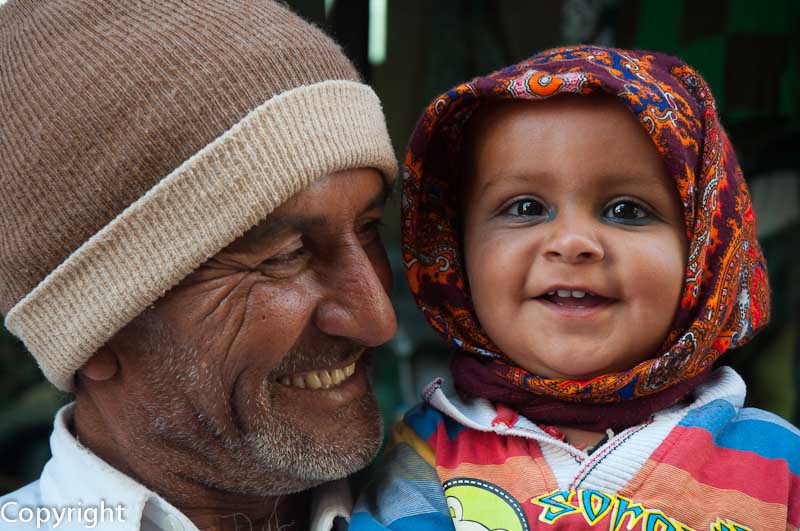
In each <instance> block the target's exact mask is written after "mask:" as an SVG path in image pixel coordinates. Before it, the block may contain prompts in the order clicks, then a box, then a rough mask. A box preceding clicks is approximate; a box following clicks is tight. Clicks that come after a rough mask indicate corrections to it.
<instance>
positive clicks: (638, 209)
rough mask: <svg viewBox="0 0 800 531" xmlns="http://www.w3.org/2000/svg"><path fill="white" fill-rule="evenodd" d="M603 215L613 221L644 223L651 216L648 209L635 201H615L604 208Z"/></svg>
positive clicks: (630, 223) (628, 223) (634, 223)
mask: <svg viewBox="0 0 800 531" xmlns="http://www.w3.org/2000/svg"><path fill="white" fill-rule="evenodd" d="M603 215H604V216H605V217H606V218H607V219H608V220H610V221H613V222H614V223H623V224H627V225H644V224H645V223H647V222H649V221H650V220H651V218H652V217H653V216H652V214H650V211H649V210H648V209H646V208H645V207H644V206H642V205H640V204H638V203H636V202H635V201H630V200H624V201H617V202H616V203H613V204H612V205H611V206H609V207H608V208H606V210H605V211H604V212H603Z"/></svg>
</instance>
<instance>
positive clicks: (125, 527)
mask: <svg viewBox="0 0 800 531" xmlns="http://www.w3.org/2000/svg"><path fill="white" fill-rule="evenodd" d="M73 415H74V403H73V404H68V405H66V406H64V407H63V408H61V409H60V410H59V411H58V413H57V414H56V418H55V422H54V426H53V433H52V435H51V436H50V449H51V451H52V454H53V456H52V458H51V459H50V460H49V461H48V462H47V464H46V465H45V467H44V470H43V471H42V476H41V478H40V483H39V485H40V489H41V495H42V504H43V505H46V506H50V507H76V508H84V509H86V508H89V507H96V511H97V512H96V514H97V515H98V518H99V515H100V514H101V513H102V511H103V510H105V513H104V514H103V516H104V517H105V518H103V520H102V522H100V521H99V520H98V525H97V527H96V528H95V529H104V528H107V529H115V530H119V531H138V530H139V529H141V530H142V531H157V530H164V531H198V530H197V527H196V526H195V525H194V524H193V523H192V521H191V520H189V518H188V517H187V516H186V515H184V514H183V513H182V512H181V511H179V510H178V509H177V508H176V507H174V506H173V505H171V504H170V503H169V502H167V501H166V500H164V499H163V498H162V497H161V496H159V495H158V494H156V493H155V492H153V491H151V490H150V489H148V488H147V487H145V486H144V485H141V484H140V483H138V482H137V481H136V480H134V479H132V478H130V477H128V476H126V475H125V474H123V473H122V472H120V471H119V470H117V469H115V468H114V467H112V466H111V465H109V464H108V463H106V462H105V461H103V460H102V459H100V458H99V457H98V456H97V455H95V454H94V453H93V452H92V451H91V450H89V449H88V448H86V447H85V446H83V445H82V444H81V443H80V441H78V440H77V439H76V438H75V436H73V435H72V433H71V432H70V430H69V425H70V424H71V423H72V418H73ZM118 508H121V509H118ZM351 509H352V498H351V496H350V491H349V488H348V486H347V480H344V479H343V480H339V481H334V482H331V483H327V484H325V485H322V486H320V487H318V488H316V489H314V493H313V496H312V510H311V530H312V531H330V530H332V529H334V522H335V521H336V519H337V518H344V519H346V520H349V519H350V511H351ZM120 511H121V512H120ZM76 514H77V513H76ZM83 514H84V515H86V514H87V513H86V512H84V513H83ZM89 514H91V513H89ZM112 514H113V518H111V516H112ZM120 514H122V515H124V518H122V519H120V517H119V515H120ZM109 520H113V521H109ZM86 523H87V522H86V521H85V520H78V518H77V517H76V518H74V519H73V520H72V521H71V522H66V521H65V522H63V523H62V525H61V526H60V527H59V528H60V529H61V530H63V531H73V530H74V531H77V530H79V529H80V530H85V529H86Z"/></svg>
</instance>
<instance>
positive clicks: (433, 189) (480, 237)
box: [351, 46, 800, 531]
mask: <svg viewBox="0 0 800 531" xmlns="http://www.w3.org/2000/svg"><path fill="white" fill-rule="evenodd" d="M405 165H406V173H405V176H404V181H403V193H404V197H403V238H404V240H403V253H404V260H405V264H406V267H407V274H408V278H409V282H410V286H411V289H412V292H413V293H414V295H415V297H416V299H417V303H418V304H419V306H420V308H421V309H422V311H423V313H424V315H425V317H426V318H427V320H428V322H429V323H430V324H431V326H433V327H434V328H435V329H436V330H438V331H439V332H440V333H441V334H442V335H443V336H445V337H446V339H447V341H448V342H449V343H450V344H451V345H452V346H453V348H454V351H455V352H454V355H453V358H452V362H451V370H452V377H453V379H454V383H455V387H456V390H457V391H458V395H459V396H458V397H448V396H445V394H444V393H443V392H442V390H441V389H440V382H434V383H433V384H431V385H430V386H429V387H428V388H427V390H426V391H425V393H424V399H425V403H424V404H422V405H421V406H418V407H416V408H415V409H413V410H412V411H410V412H409V413H407V414H406V416H405V420H404V421H403V422H402V423H400V424H399V425H398V426H396V427H395V430H394V433H393V446H392V447H391V448H390V450H389V451H388V452H387V457H386V462H385V463H384V465H383V467H382V469H381V475H380V477H379V478H377V479H376V481H375V482H373V483H372V484H371V485H370V486H369V487H368V489H367V491H366V492H365V493H363V494H362V496H361V498H360V500H359V502H358V504H357V506H356V511H355V513H354V516H353V519H352V522H351V529H354V530H361V529H368V530H369V529H403V530H405V529H410V530H414V531H425V530H429V529H456V530H482V529H491V530H499V529H503V530H506V531H512V530H528V529H545V530H549V529H553V530H566V529H569V530H583V529H602V530H611V531H619V530H622V529H625V530H628V531H630V530H646V531H668V530H675V531H677V530H713V531H741V530H748V529H749V530H768V531H777V530H797V529H798V525H800V432H798V430H797V429H796V428H794V427H793V426H791V425H790V424H789V423H787V422H785V421H783V420H781V419H779V418H778V417H776V416H774V415H771V414H769V413H767V412H764V411H760V410H756V409H750V408H743V407H742V405H743V402H744V397H745V386H744V383H743V381H742V379H741V378H740V377H739V376H738V375H737V374H736V373H735V372H734V371H733V370H732V369H730V368H728V367H724V366H721V365H720V358H721V357H722V356H723V355H724V354H725V352H726V351H727V350H729V349H732V348H734V347H737V346H739V345H742V344H744V343H746V342H747V341H749V340H750V338H752V337H753V335H754V334H755V333H756V332H758V331H759V330H760V329H761V328H762V327H763V326H764V325H765V324H766V323H767V321H768V319H769V286H768V283H767V274H766V266H765V264H764V259H763V256H762V254H761V250H760V248H759V245H758V242H757V241H756V239H755V233H756V231H755V218H754V214H753V210H752V206H751V203H750V198H749V194H748V191H747V187H746V186H745V182H744V180H743V177H742V173H741V170H740V168H739V165H738V163H737V161H736V157H735V154H734V152H733V149H732V147H731V144H730V142H729V141H728V138H727V136H726V134H725V131H724V130H723V129H722V126H721V125H720V123H719V119H718V117H717V113H716V109H715V104H714V100H713V98H712V95H711V93H710V92H709V90H708V86H707V85H706V83H705V82H704V81H703V79H702V78H701V77H700V76H699V75H698V73H697V72H695V71H694V70H692V69H691V68H690V67H689V66H687V65H686V64H685V63H683V62H682V61H680V60H678V59H676V58H673V57H669V56H666V55H663V54H660V53H654V52H646V51H623V50H616V49H608V48H601V47H594V46H581V47H571V48H562V49H556V50H549V51H545V52H542V53H539V54H537V55H535V56H533V57H531V58H530V59H528V60H526V61H523V62H522V63H519V64H517V65H514V66H511V67H509V68H506V69H504V70H501V71H499V72H496V73H493V74H491V75H488V76H486V77H482V78H478V79H475V80H473V81H471V82H470V83H466V84H464V85H461V86H458V87H456V88H454V89H452V90H450V91H448V92H447V93H445V94H443V95H442V96H440V97H439V98H437V99H436V100H435V101H434V102H433V103H432V104H431V105H430V106H429V107H428V109H427V111H426V112H425V114H424V115H423V116H422V119H421V120H420V122H419V124H418V126H417V129H416V131H415V133H414V135H413V137H412V139H411V143H410V146H409V151H408V155H407V157H406V161H405Z"/></svg>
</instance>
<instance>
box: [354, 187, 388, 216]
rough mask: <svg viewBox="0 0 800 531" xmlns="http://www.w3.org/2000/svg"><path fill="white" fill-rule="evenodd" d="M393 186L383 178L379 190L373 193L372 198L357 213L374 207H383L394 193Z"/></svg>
mask: <svg viewBox="0 0 800 531" xmlns="http://www.w3.org/2000/svg"><path fill="white" fill-rule="evenodd" d="M394 188H395V187H394V184H392V183H389V182H387V181H386V180H384V181H383V187H382V188H381V191H380V192H378V193H377V194H375V195H374V196H373V197H372V199H370V200H369V202H367V204H366V205H365V206H364V208H362V209H361V212H359V215H361V214H364V213H365V212H369V211H370V210H374V209H376V208H383V207H384V206H385V205H386V202H387V201H389V198H391V197H392V194H394Z"/></svg>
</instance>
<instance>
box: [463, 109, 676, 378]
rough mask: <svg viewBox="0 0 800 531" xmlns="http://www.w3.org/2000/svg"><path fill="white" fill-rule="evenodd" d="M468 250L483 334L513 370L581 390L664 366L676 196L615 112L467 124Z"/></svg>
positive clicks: (512, 113) (554, 113)
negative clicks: (655, 361) (574, 383)
mask: <svg viewBox="0 0 800 531" xmlns="http://www.w3.org/2000/svg"><path fill="white" fill-rule="evenodd" d="M470 133H471V135H472V137H473V139H474V140H473V142H472V145H473V150H472V156H473V160H472V161H471V162H472V164H471V171H470V173H471V182H470V183H469V190H468V191H467V192H466V194H465V197H464V208H465V210H464V211H465V214H464V216H465V219H464V251H465V256H466V267H467V273H468V276H469V283H470V289H471V292H472V296H473V302H474V305H475V310H476V312H477V314H478V318H479V319H480V322H481V324H482V325H483V327H484V329H485V330H486V332H487V333H488V334H489V336H490V337H491V339H492V340H493V341H494V342H495V344H496V345H497V346H498V347H499V348H500V349H501V350H502V351H503V352H504V353H505V354H506V355H507V356H508V357H509V358H511V359H512V360H513V361H514V362H516V363H517V364H519V365H520V366H522V367H524V368H525V369H527V370H529V371H531V372H532V373H534V374H537V375H540V376H545V377H550V378H568V379H582V380H584V379H588V378H590V377H593V376H597V375H600V374H604V373H607V372H614V371H619V370H624V369H628V368H631V367H633V366H634V365H636V364H637V363H639V362H641V361H643V360H645V359H648V358H650V357H653V356H655V355H657V354H658V352H657V350H658V348H659V347H660V346H661V343H662V342H663V340H664V339H665V337H666V334H667V332H668V331H669V327H670V324H671V323H672V319H673V316H674V315H675V312H676V310H677V308H678V302H679V298H680V294H681V287H682V284H683V275H684V268H685V264H686V247H687V243H686V236H685V232H684V222H683V215H682V211H681V207H680V202H679V199H678V194H677V190H676V189H675V185H674V183H673V181H672V180H671V179H670V177H669V176H668V175H667V173H666V170H665V168H664V165H663V162H662V159H661V156H660V155H659V153H658V151H657V150H656V147H655V145H654V144H653V143H652V141H651V140H650V138H649V137H648V136H647V133H646V132H645V131H644V129H643V128H642V126H641V125H640V124H639V123H638V122H637V120H636V118H635V116H634V115H633V114H631V112H630V111H628V110H627V109H626V108H625V107H624V106H623V105H622V104H621V103H619V102H616V101H614V100H611V99H609V98H601V97H581V96H572V97H569V96H568V97H564V98H557V99H554V100H550V101H548V102H545V103H536V102H509V103H502V104H498V105H496V106H493V107H491V108H486V109H482V110H481V111H480V112H479V113H478V114H477V115H476V116H475V117H474V118H473V120H472V121H471V122H470Z"/></svg>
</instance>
